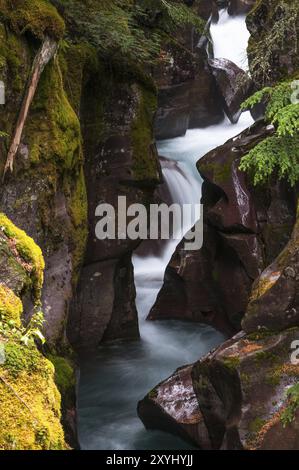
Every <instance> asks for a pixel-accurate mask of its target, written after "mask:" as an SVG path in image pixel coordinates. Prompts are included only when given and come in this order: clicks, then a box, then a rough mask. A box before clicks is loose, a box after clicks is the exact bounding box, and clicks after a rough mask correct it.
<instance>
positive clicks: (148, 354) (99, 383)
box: [78, 10, 253, 450]
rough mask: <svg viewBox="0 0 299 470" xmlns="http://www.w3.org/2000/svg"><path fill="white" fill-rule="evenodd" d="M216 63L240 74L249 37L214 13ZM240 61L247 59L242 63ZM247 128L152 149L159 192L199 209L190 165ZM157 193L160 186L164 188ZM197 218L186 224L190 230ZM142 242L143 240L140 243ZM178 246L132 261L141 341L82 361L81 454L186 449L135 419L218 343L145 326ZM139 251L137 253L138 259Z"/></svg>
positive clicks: (208, 331) (225, 125)
mask: <svg viewBox="0 0 299 470" xmlns="http://www.w3.org/2000/svg"><path fill="white" fill-rule="evenodd" d="M211 34H212V38H213V41H214V49H215V56H216V57H221V56H222V57H224V58H228V59H230V60H233V61H235V62H236V63H237V64H238V65H239V66H240V65H241V66H242V67H243V68H244V67H245V68H246V52H245V51H246V47H247V41H248V37H249V34H248V31H247V29H246V25H245V17H235V18H232V17H229V16H228V14H227V12H226V11H225V10H223V11H221V12H220V20H219V23H218V24H215V25H212V27H211ZM244 58H245V60H244ZM252 123H253V120H252V118H251V115H250V113H243V114H242V116H241V118H240V120H239V122H238V124H236V125H232V124H231V123H230V122H229V120H228V119H227V118H225V120H224V121H223V122H222V123H220V124H218V125H214V126H210V127H207V128H205V129H193V130H189V131H188V132H187V133H186V135H185V136H184V137H179V138H176V139H171V140H166V141H161V142H159V143H158V149H159V154H160V155H161V156H164V157H166V158H168V159H169V160H171V161H172V162H173V163H172V162H168V163H167V162H165V161H163V160H162V161H161V164H162V171H163V176H164V181H165V183H164V184H165V185H166V186H165V187H164V189H165V188H166V189H167V191H168V193H169V194H170V197H171V200H172V202H176V203H179V204H181V205H182V204H186V203H190V204H198V203H199V202H200V198H201V185H202V180H201V178H200V175H199V173H198V172H197V170H196V161H197V160H198V159H199V158H200V157H202V156H203V155H205V154H206V153H207V152H208V151H210V150H212V149H213V148H215V147H217V146H219V145H221V144H223V143H224V142H225V141H227V140H228V139H229V138H231V137H233V136H235V135H237V134H238V133H240V132H241V131H242V130H244V129H245V128H247V127H248V126H250V125H251V124H252ZM162 189H163V188H162ZM194 223H195V219H192V220H191V219H190V220H189V221H188V223H187V225H188V227H187V226H186V229H187V228H191V227H192V226H193V224H194ZM145 243H147V242H145ZM177 244H178V240H176V241H175V240H172V241H169V242H166V243H162V251H161V245H160V246H159V247H158V248H159V249H158V250H156V251H157V252H159V253H158V254H157V253H156V251H155V250H153V247H152V245H151V246H150V245H149V250H148V252H149V254H147V255H146V256H144V248H143V249H142V250H141V251H140V252H137V253H135V255H134V257H133V264H134V272H135V285H136V291H137V298H136V305H137V309H138V315H139V326H140V334H141V340H140V341H131V342H116V343H113V344H109V345H103V346H102V347H101V348H100V349H99V351H98V353H97V355H96V356H95V357H92V358H90V357H89V358H86V359H82V361H81V379H80V389H79V403H78V408H79V438H80V443H81V446H82V448H83V449H110V450H113V449H115V450H118V449H119V450H121V449H129V450H134V449H157V450H158V449H169V450H170V449H188V448H190V446H189V445H188V444H186V443H185V442H184V441H182V440H181V439H179V438H176V437H174V436H171V435H168V434H166V433H163V432H160V431H147V430H145V429H144V427H143V425H142V423H141V421H140V420H139V418H138V417H137V412H136V407H137V402H138V401H139V400H140V399H142V398H143V397H144V396H145V394H146V393H148V392H149V391H150V390H151V389H152V388H153V387H154V386H155V385H156V384H158V383H159V382H160V381H161V380H163V379H165V378H166V377H168V376H169V375H170V374H171V373H172V372H173V371H174V370H175V369H176V368H177V367H179V366H182V365H183V364H187V363H191V362H193V361H195V360H197V359H199V358H200V357H201V356H203V355H204V354H206V353H207V352H208V351H209V350H211V349H212V348H213V347H215V346H216V345H218V344H220V343H221V342H222V341H223V339H224V337H223V335H222V334H220V333H218V332H216V331H215V330H213V329H212V328H211V327H209V326H205V325H199V324H193V323H183V322H178V321H161V322H149V321H146V317H147V315H148V313H149V311H150V309H151V307H152V306H153V304H154V302H155V300H156V297H157V294H158V293H159V290H160V289H161V287H162V285H163V277H164V272H165V268H166V266H167V264H168V262H169V260H170V258H171V256H172V254H173V252H174V251H175V248H176V245H177ZM141 253H142V254H141Z"/></svg>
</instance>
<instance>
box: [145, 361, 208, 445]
mask: <svg viewBox="0 0 299 470" xmlns="http://www.w3.org/2000/svg"><path fill="white" fill-rule="evenodd" d="M191 372H192V366H187V367H182V368H180V369H178V370H177V371H176V372H175V373H174V374H173V375H172V376H171V377H169V378H168V379H167V380H165V381H164V382H162V383H161V384H159V385H158V386H157V387H155V388H154V389H153V390H152V391H151V392H150V393H149V394H148V395H147V396H146V397H145V398H144V399H143V400H141V401H140V402H139V403H138V415H139V417H140V419H141V420H142V422H143V423H144V425H145V427H146V428H148V429H160V430H162V431H165V432H170V433H172V434H174V435H178V436H180V437H181V438H183V439H186V440H189V441H191V442H192V444H195V445H198V446H200V447H202V448H204V449H209V448H210V442H209V436H208V432H207V428H206V426H205V423H204V419H203V415H202V414H201V412H200V409H199V407H198V402H197V398H196V395H195V393H194V388H193V383H192V377H191ZM186 404H188V405H187V406H186Z"/></svg>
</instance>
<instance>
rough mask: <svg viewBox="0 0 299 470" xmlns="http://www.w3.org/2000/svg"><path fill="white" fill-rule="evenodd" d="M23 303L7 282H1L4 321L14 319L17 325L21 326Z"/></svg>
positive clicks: (0, 297) (1, 304)
mask: <svg viewBox="0 0 299 470" xmlns="http://www.w3.org/2000/svg"><path fill="white" fill-rule="evenodd" d="M22 313H23V304H22V302H21V300H20V298H19V297H17V296H16V295H15V293H14V292H13V291H12V290H11V289H9V287H7V286H6V285H5V284H0V317H1V318H2V319H4V321H13V322H14V324H15V325H16V326H21V315H22Z"/></svg>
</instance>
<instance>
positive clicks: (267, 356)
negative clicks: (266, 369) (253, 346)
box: [254, 351, 279, 365]
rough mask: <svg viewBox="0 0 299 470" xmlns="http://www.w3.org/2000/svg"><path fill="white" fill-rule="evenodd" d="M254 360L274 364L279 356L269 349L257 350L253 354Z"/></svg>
mask: <svg viewBox="0 0 299 470" xmlns="http://www.w3.org/2000/svg"><path fill="white" fill-rule="evenodd" d="M254 359H255V361H256V362H257V363H262V362H265V363H266V364H268V365H269V364H275V363H277V362H278V361H279V357H278V356H277V355H275V354H273V353H272V352H270V351H259V352H257V353H256V355H255V358H254Z"/></svg>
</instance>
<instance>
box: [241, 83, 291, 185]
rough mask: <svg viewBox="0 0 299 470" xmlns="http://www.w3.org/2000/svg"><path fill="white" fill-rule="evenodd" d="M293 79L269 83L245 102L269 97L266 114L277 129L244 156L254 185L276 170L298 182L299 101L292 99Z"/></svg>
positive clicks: (244, 166)
mask: <svg viewBox="0 0 299 470" xmlns="http://www.w3.org/2000/svg"><path fill="white" fill-rule="evenodd" d="M292 83H293V82H292V81H290V80H288V81H285V82H282V83H279V84H278V85H276V86H274V87H265V88H263V89H262V90H260V91H258V92H257V93H255V94H254V95H253V96H251V97H250V98H249V99H248V100H246V101H245V102H244V103H243V104H242V109H243V110H245V109H248V108H252V107H254V106H255V105H256V104H257V103H260V102H261V101H263V100H266V101H267V105H266V112H265V118H266V120H267V121H268V122H269V123H271V124H272V125H273V126H275V129H276V132H275V134H274V135H273V136H271V137H267V138H266V139H264V140H263V141H262V142H260V143H259V144H257V145H256V146H255V147H254V148H253V149H251V150H250V151H249V152H248V154H247V155H245V156H244V157H243V158H242V159H241V164H240V169H241V170H242V171H246V172H248V173H250V174H251V175H252V178H253V183H254V185H258V184H264V183H266V182H267V181H268V180H269V179H270V178H271V176H272V175H273V174H275V173H276V174H277V176H278V178H279V179H282V178H284V179H286V180H287V181H288V182H289V183H290V185H291V186H295V185H296V183H297V182H298V179H299V155H298V148H299V104H298V103H296V102H294V103H292V102H291V97H292V93H293V91H292V90H293V89H292Z"/></svg>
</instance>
